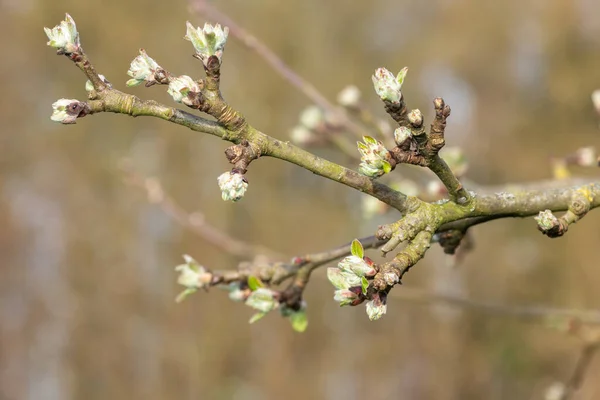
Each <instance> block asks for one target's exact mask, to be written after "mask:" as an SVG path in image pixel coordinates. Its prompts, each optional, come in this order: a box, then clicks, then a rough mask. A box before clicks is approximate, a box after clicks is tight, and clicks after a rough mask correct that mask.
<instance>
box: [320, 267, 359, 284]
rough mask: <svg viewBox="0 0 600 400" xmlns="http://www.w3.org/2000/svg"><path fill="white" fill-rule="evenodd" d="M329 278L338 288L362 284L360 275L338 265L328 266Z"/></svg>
mask: <svg viewBox="0 0 600 400" xmlns="http://www.w3.org/2000/svg"><path fill="white" fill-rule="evenodd" d="M327 279H329V282H331V284H332V285H333V286H334V287H335V288H336V289H348V288H350V287H354V286H360V284H361V279H360V276H358V275H356V274H355V273H354V272H352V271H344V270H341V269H340V268H336V267H330V268H327Z"/></svg>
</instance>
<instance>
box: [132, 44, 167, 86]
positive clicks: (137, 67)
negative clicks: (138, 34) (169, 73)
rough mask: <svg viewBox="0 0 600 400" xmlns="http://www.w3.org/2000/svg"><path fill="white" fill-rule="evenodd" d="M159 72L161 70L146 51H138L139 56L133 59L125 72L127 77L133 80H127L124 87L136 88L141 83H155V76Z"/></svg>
mask: <svg viewBox="0 0 600 400" xmlns="http://www.w3.org/2000/svg"><path fill="white" fill-rule="evenodd" d="M159 70H162V68H161V66H160V65H158V63H157V62H156V61H154V59H153V58H152V57H150V56H149V55H148V54H147V53H146V50H144V49H140V55H139V56H137V57H136V58H134V59H133V61H132V62H131V65H130V66H129V70H128V71H127V75H129V76H130V77H132V78H133V79H130V80H128V81H127V83H126V85H127V86H137V85H140V84H141V83H142V82H147V83H148V84H152V83H156V82H157V79H156V74H157V71H159Z"/></svg>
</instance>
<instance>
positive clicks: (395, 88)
mask: <svg viewBox="0 0 600 400" xmlns="http://www.w3.org/2000/svg"><path fill="white" fill-rule="evenodd" d="M407 72H408V68H407V67H404V68H402V69H401V70H400V72H399V73H398V76H397V77H395V76H394V74H392V73H391V72H390V71H388V70H387V69H385V68H378V69H377V70H376V71H375V75H373V76H372V78H371V79H372V80H373V86H374V87H375V92H376V93H377V95H378V96H379V97H380V98H381V100H386V101H389V102H392V103H399V102H400V100H401V99H402V92H401V89H402V83H403V82H404V78H405V77H406V73H407Z"/></svg>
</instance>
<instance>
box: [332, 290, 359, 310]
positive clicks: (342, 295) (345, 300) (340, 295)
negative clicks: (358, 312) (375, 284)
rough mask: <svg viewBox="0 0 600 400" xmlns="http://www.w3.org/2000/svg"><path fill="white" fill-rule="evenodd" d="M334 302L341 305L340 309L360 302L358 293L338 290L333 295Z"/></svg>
mask: <svg viewBox="0 0 600 400" xmlns="http://www.w3.org/2000/svg"><path fill="white" fill-rule="evenodd" d="M333 300H335V301H337V302H338V303H340V307H343V306H347V305H351V304H353V303H354V302H355V301H357V300H359V296H358V293H355V292H353V291H351V290H348V289H338V290H336V291H335V293H334V294H333Z"/></svg>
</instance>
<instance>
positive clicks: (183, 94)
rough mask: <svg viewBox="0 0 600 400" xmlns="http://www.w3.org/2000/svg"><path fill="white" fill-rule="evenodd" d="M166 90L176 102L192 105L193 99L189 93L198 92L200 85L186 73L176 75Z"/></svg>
mask: <svg viewBox="0 0 600 400" xmlns="http://www.w3.org/2000/svg"><path fill="white" fill-rule="evenodd" d="M167 92H168V93H169V94H170V95H171V97H173V100H175V102H177V103H183V104H185V105H187V106H192V105H194V102H193V99H191V98H190V97H189V94H190V93H192V94H194V93H199V92H200V85H199V84H198V82H196V81H194V80H193V79H192V78H190V77H189V76H187V75H182V76H178V77H177V78H174V79H172V80H171V82H170V83H169V89H167Z"/></svg>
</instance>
